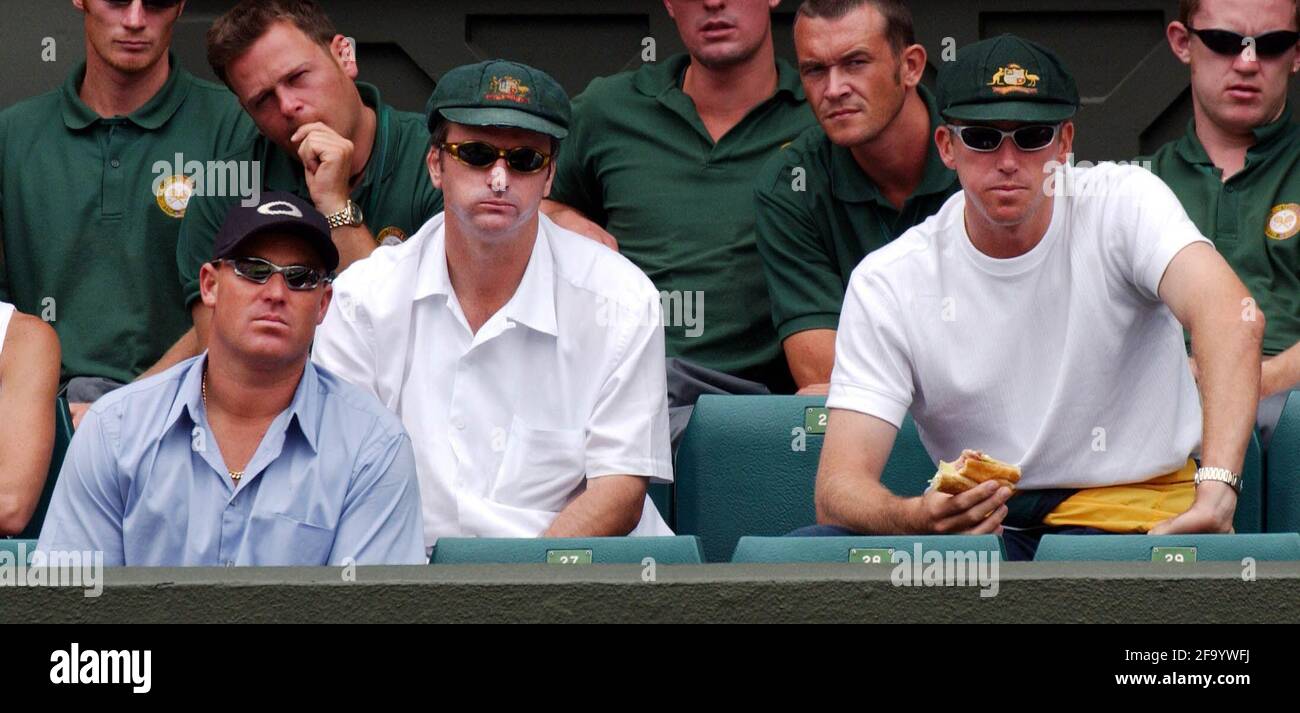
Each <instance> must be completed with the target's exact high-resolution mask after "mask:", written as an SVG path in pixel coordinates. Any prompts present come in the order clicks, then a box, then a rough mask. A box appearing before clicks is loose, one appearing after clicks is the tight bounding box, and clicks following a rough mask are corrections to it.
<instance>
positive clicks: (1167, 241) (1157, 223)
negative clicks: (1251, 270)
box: [1093, 167, 1210, 300]
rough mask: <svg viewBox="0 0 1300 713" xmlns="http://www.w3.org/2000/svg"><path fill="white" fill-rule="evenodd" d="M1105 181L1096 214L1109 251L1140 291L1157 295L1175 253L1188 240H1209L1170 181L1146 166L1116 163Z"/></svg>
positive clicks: (1184, 245) (1127, 277)
mask: <svg viewBox="0 0 1300 713" xmlns="http://www.w3.org/2000/svg"><path fill="white" fill-rule="evenodd" d="M1093 170H1096V169H1093ZM1104 180H1107V181H1108V182H1109V185H1107V186H1106V187H1105V189H1104V190H1105V196H1106V198H1105V202H1104V203H1103V205H1102V206H1101V207H1100V210H1099V211H1098V212H1097V213H1096V215H1095V219H1096V220H1099V221H1101V224H1100V226H1099V229H1100V232H1101V234H1102V235H1104V236H1107V238H1106V239H1107V241H1108V242H1110V246H1109V250H1108V254H1109V255H1111V256H1113V257H1114V258H1115V259H1117V260H1118V261H1119V267H1120V271H1121V272H1122V274H1123V275H1124V277H1125V278H1126V279H1127V280H1128V282H1129V283H1131V284H1132V285H1133V286H1134V287H1136V288H1137V289H1138V291H1139V292H1140V293H1141V294H1142V296H1144V297H1146V298H1147V299H1149V300H1159V299H1160V280H1161V279H1163V278H1164V276H1165V270H1166V269H1167V268H1168V267H1169V263H1170V262H1172V261H1173V259H1174V256H1175V255H1177V254H1178V253H1179V252H1180V251H1181V250H1182V249H1183V248H1185V247H1187V246H1188V245H1191V244H1192V243H1195V242H1207V243H1208V242H1210V241H1209V240H1207V239H1206V238H1205V236H1203V235H1201V232H1200V231H1199V230H1198V229H1197V228H1196V224H1195V223H1193V222H1192V219H1191V218H1189V217H1188V216H1187V211H1186V210H1184V209H1183V205H1182V203H1180V202H1179V200H1178V197H1177V196H1175V195H1174V192H1173V191H1172V190H1170V189H1169V186H1167V185H1165V182H1164V181H1162V180H1160V178H1158V177H1157V176H1156V175H1155V174H1153V173H1151V172H1150V171H1147V170H1145V169H1141V168H1136V167H1127V168H1117V169H1115V170H1114V171H1112V172H1111V173H1110V174H1108V175H1107V176H1106V178H1105V179H1104Z"/></svg>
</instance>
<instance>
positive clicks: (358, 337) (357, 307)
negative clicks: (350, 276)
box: [311, 278, 379, 395]
mask: <svg viewBox="0 0 1300 713" xmlns="http://www.w3.org/2000/svg"><path fill="white" fill-rule="evenodd" d="M340 279H344V278H340ZM311 358H312V361H313V362H315V364H316V366H319V367H322V368H324V369H327V370H328V371H330V372H331V373H333V374H335V375H337V376H339V377H340V378H342V379H344V380H346V381H348V382H351V383H352V384H355V385H357V386H360V387H361V388H363V389H366V390H367V391H369V392H370V393H372V394H375V395H378V394H379V384H378V380H377V378H376V371H377V365H376V363H375V352H374V329H373V328H372V327H371V324H370V320H369V318H368V315H367V314H366V310H365V308H364V306H363V305H361V304H360V301H359V300H357V299H356V297H355V296H354V294H353V292H352V291H351V290H350V289H349V288H348V286H347V285H339V284H338V283H335V289H334V300H333V302H332V303H331V304H330V307H329V311H327V312H326V313H325V321H324V322H322V323H321V325H320V326H319V327H317V328H316V341H315V343H314V344H313V345H312V355H311Z"/></svg>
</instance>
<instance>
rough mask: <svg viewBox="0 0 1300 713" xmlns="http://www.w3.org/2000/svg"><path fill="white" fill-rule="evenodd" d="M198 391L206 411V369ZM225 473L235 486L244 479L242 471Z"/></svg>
mask: <svg viewBox="0 0 1300 713" xmlns="http://www.w3.org/2000/svg"><path fill="white" fill-rule="evenodd" d="M199 391H200V393H202V394H203V410H204V411H207V410H208V370H207V369H204V370H203V378H202V380H200V382H199ZM226 473H228V474H229V475H230V479H231V480H233V481H235V485H239V479H240V478H242V477H244V471H242V470H227V471H226Z"/></svg>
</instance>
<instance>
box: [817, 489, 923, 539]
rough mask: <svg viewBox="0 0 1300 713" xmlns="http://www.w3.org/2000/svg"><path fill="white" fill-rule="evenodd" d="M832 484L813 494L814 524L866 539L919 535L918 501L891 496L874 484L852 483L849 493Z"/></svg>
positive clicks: (917, 499) (892, 494)
mask: <svg viewBox="0 0 1300 713" xmlns="http://www.w3.org/2000/svg"><path fill="white" fill-rule="evenodd" d="M836 480H837V479H834V478H830V479H828V480H827V484H826V486H825V487H824V488H819V489H818V491H817V494H816V496H815V499H816V503H817V524H819V525H835V526H837V527H843V528H845V529H847V530H852V531H853V532H860V533H863V534H867V535H901V534H918V533H920V530H921V527H920V526H919V525H918V524H917V520H918V518H917V516H916V511H917V508H918V507H919V505H920V499H919V498H905V497H900V496H898V495H895V494H894V493H892V492H890V491H889V488H886V487H885V486H884V485H883V484H881V483H880V482H879V481H877V480H871V479H852V481H851V482H852V483H853V487H852V488H851V489H841V488H839V487H837V486H836V485H835V482H836ZM846 482H848V481H846Z"/></svg>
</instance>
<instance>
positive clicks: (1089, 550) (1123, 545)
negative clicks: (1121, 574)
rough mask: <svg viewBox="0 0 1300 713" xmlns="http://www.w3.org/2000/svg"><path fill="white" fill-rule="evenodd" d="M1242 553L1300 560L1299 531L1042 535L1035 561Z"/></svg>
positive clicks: (1219, 557)
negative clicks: (1233, 533)
mask: <svg viewBox="0 0 1300 713" xmlns="http://www.w3.org/2000/svg"><path fill="white" fill-rule="evenodd" d="M1157 548H1162V549H1157ZM1193 549H1194V550H1195V557H1194V558H1193V557H1192V556H1191V554H1190V550H1193ZM1180 557H1181V558H1180ZM1244 557H1253V558H1255V559H1257V560H1300V534H1297V533H1294V532H1292V533H1286V534H1281V533H1276V534H1248V535H1043V539H1042V541H1041V542H1040V543H1039V545H1038V554H1037V555H1036V556H1035V557H1034V561H1035V562H1044V561H1054V560H1070V561H1106V562H1154V561H1162V562H1187V561H1190V560H1192V559H1195V560H1196V561H1200V562H1206V561H1234V562H1235V561H1240V560H1241V559H1242V558H1244Z"/></svg>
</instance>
